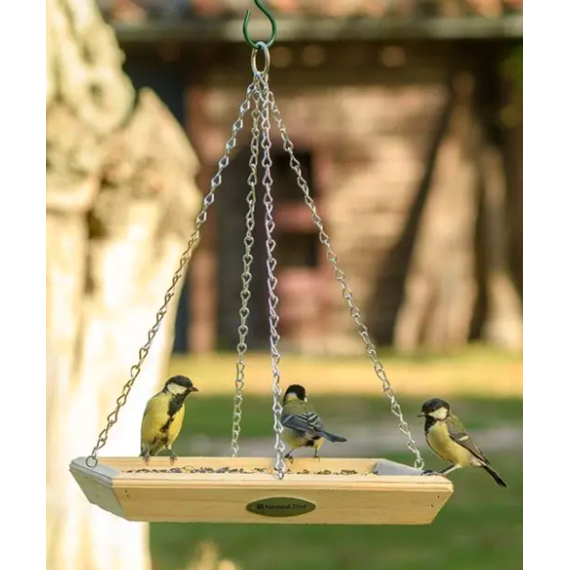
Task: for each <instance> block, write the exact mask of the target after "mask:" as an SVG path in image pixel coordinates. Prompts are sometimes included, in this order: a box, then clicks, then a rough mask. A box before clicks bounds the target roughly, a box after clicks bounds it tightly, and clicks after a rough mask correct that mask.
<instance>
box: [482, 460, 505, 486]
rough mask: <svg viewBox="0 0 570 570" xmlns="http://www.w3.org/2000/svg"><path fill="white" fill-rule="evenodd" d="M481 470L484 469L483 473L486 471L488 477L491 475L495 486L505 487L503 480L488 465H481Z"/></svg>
mask: <svg viewBox="0 0 570 570" xmlns="http://www.w3.org/2000/svg"><path fill="white" fill-rule="evenodd" d="M483 469H485V471H487V473H489V475H491V477H493V479H494V480H495V483H497V485H500V486H501V487H505V488H506V487H507V484H506V483H505V481H504V479H503V478H502V477H501V476H500V475H499V474H498V473H497V472H496V471H495V470H494V469H493V468H492V467H490V466H489V465H483Z"/></svg>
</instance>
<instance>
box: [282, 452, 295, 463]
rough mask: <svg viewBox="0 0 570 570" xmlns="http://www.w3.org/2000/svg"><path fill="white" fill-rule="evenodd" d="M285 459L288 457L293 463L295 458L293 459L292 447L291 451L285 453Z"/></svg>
mask: <svg viewBox="0 0 570 570" xmlns="http://www.w3.org/2000/svg"><path fill="white" fill-rule="evenodd" d="M283 459H288V460H289V461H290V462H291V463H293V461H294V459H293V450H292V449H291V450H290V451H289V453H286V454H285V457H283Z"/></svg>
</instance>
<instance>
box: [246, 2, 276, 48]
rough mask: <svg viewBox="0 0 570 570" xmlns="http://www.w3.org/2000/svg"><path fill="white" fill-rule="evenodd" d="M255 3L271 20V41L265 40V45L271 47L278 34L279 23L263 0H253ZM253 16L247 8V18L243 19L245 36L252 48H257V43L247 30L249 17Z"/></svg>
mask: <svg viewBox="0 0 570 570" xmlns="http://www.w3.org/2000/svg"><path fill="white" fill-rule="evenodd" d="M253 1H254V2H255V5H256V6H257V7H258V8H259V9H260V10H261V11H262V12H263V13H264V14H265V15H266V16H267V18H268V19H269V21H270V22H271V37H270V38H269V41H267V42H265V45H266V46H267V47H268V48H270V47H271V46H272V45H273V42H274V41H275V36H276V35H277V23H276V22H275V18H274V17H273V16H272V15H271V12H269V10H268V9H267V8H266V7H265V6H264V5H263V2H262V1H261V0H253ZM250 17H251V10H247V11H246V13H245V18H244V19H243V37H244V38H245V41H246V42H247V43H248V44H249V45H250V47H251V48H253V49H257V44H256V43H255V42H254V41H253V40H252V39H251V38H250V37H249V33H248V31H247V26H248V24H249V18H250Z"/></svg>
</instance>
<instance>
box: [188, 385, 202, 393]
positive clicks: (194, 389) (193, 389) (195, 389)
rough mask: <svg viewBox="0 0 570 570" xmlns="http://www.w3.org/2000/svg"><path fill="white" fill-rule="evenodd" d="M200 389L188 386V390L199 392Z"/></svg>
mask: <svg viewBox="0 0 570 570" xmlns="http://www.w3.org/2000/svg"><path fill="white" fill-rule="evenodd" d="M199 391H200V390H198V388H196V386H192V388H190V392H199Z"/></svg>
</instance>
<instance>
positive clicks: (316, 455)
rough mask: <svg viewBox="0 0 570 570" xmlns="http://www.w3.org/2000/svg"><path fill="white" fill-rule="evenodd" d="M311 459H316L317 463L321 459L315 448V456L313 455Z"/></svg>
mask: <svg viewBox="0 0 570 570" xmlns="http://www.w3.org/2000/svg"><path fill="white" fill-rule="evenodd" d="M313 459H318V460H319V461H320V460H321V458H320V457H319V450H318V449H317V448H315V454H314V455H313Z"/></svg>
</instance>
